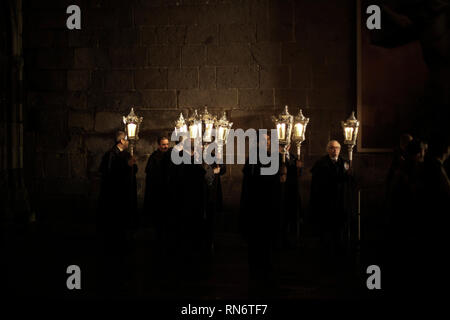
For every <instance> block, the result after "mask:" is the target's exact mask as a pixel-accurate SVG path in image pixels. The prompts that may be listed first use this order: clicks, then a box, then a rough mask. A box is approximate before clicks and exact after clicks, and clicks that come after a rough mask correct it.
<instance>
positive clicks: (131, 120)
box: [123, 108, 144, 140]
mask: <svg viewBox="0 0 450 320" xmlns="http://www.w3.org/2000/svg"><path fill="white" fill-rule="evenodd" d="M142 120H144V118H143V117H138V116H137V115H136V114H135V113H134V108H131V111H130V113H129V114H128V115H127V116H126V117H125V116H124V117H123V123H124V125H125V130H126V132H127V136H128V139H130V140H138V139H139V126H140V124H141V123H142Z"/></svg>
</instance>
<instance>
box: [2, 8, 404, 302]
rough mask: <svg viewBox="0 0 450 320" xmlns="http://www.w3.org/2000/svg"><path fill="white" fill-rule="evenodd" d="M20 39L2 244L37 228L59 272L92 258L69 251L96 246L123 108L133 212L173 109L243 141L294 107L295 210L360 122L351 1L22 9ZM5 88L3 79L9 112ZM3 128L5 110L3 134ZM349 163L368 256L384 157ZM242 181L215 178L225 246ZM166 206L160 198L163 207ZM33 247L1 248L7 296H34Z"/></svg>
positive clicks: (5, 28) (233, 169) (236, 172)
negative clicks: (77, 19)
mask: <svg viewBox="0 0 450 320" xmlns="http://www.w3.org/2000/svg"><path fill="white" fill-rule="evenodd" d="M11 2H14V1H11ZM8 3H9V2H8V1H6V2H3V4H2V13H1V14H2V16H1V19H0V21H1V26H2V33H1V36H2V41H1V44H2V47H1V58H2V72H3V70H7V69H8V68H9V66H10V65H11V60H9V59H10V58H9V49H10V46H9V45H10V42H9V40H8V39H9V38H10V36H9V32H10V25H9V21H10V16H11V15H10V12H9V9H8ZM71 4H77V5H78V6H80V8H81V30H68V29H67V28H66V19H67V17H68V16H69V15H68V14H66V8H67V6H68V5H71ZM22 41H23V42H22V43H23V62H24V65H23V93H22V94H21V97H23V99H22V102H23V167H20V168H18V170H15V169H14V168H11V166H10V164H11V163H12V162H11V161H10V160H8V159H9V158H10V156H11V154H13V153H15V152H17V151H14V150H12V149H11V148H12V147H11V146H12V144H11V143H10V142H9V141H10V139H11V134H9V133H8V134H5V135H2V146H3V148H2V192H1V194H2V202H3V204H4V207H5V210H4V211H3V214H2V219H3V221H4V222H3V225H4V227H3V230H4V233H3V234H4V235H6V236H5V238H8V235H10V236H11V234H14V236H12V237H13V239H16V238H15V237H16V235H17V234H19V235H22V234H28V228H29V227H24V226H26V225H28V224H27V221H30V220H31V221H36V223H34V224H32V225H34V227H31V228H32V230H33V232H36V233H39V232H42V233H43V234H45V235H48V236H45V237H44V240H41V241H42V243H35V245H36V247H38V248H47V247H48V246H50V248H51V249H49V251H48V252H47V253H48V254H49V255H50V256H52V257H54V258H55V257H59V258H60V260H58V263H60V265H61V266H63V265H66V266H67V265H69V264H71V262H70V263H69V260H70V257H71V254H72V256H74V257H77V258H75V259H73V260H75V262H77V261H79V262H80V261H84V260H83V259H84V257H86V256H89V255H93V254H92V253H89V252H87V251H83V250H84V248H85V247H80V246H77V241H78V240H77V239H79V238H83V239H89V237H91V236H93V235H94V234H95V214H96V211H95V210H96V206H97V197H98V193H99V182H100V181H99V175H98V167H99V164H100V159H101V157H102V155H103V153H104V152H105V151H106V150H108V149H109V148H110V147H111V146H112V142H113V136H114V132H115V131H116V130H117V129H121V128H122V122H121V121H122V116H124V115H127V114H128V112H129V111H130V108H131V107H134V108H135V111H136V113H137V114H138V115H139V116H143V117H144V121H143V123H142V127H141V131H140V138H141V139H140V140H139V142H138V145H137V151H136V155H137V157H138V166H139V172H138V196H139V200H140V201H141V200H142V196H143V190H144V178H145V174H144V168H145V164H146V161H147V159H148V156H149V155H150V154H151V153H152V152H153V151H154V150H155V148H156V137H157V136H158V135H160V134H161V133H163V134H169V133H170V132H171V130H172V127H173V123H174V121H175V120H176V118H177V117H178V115H179V113H180V111H183V112H184V114H185V115H186V111H187V110H188V109H191V108H199V109H201V110H202V109H203V106H204V105H205V104H206V105H208V108H209V110H210V111H213V112H216V113H219V112H221V111H227V114H228V118H229V119H230V120H231V121H232V122H233V123H234V125H233V128H242V129H244V130H245V129H247V128H255V129H258V128H270V127H271V126H272V123H271V120H270V116H271V115H275V114H278V113H279V112H281V110H282V108H283V106H284V105H286V104H287V105H289V107H290V111H291V113H292V114H296V113H297V111H298V107H301V108H302V109H303V113H304V114H305V116H307V117H309V118H310V123H309V125H308V130H307V138H306V141H305V142H304V144H303V147H302V152H303V156H304V162H305V166H306V168H307V170H305V174H304V176H303V177H302V178H301V194H302V198H303V199H304V201H303V205H304V207H305V210H306V208H307V204H308V196H309V186H310V178H311V177H310V173H309V170H308V169H309V168H310V167H311V166H312V164H313V163H314V161H315V160H316V159H318V158H319V157H320V156H322V155H323V154H324V153H325V146H326V144H327V142H328V141H329V140H330V139H333V138H334V139H337V140H339V141H341V142H342V141H343V139H342V137H343V135H342V129H341V126H340V122H341V121H342V120H345V119H347V118H348V116H349V115H350V113H351V111H353V110H356V2H355V1H344V0H326V1H325V0H316V1H287V0H286V1H281V0H280V1H275V0H248V1H244V0H242V1H238V0H222V1H219V0H209V1H206V0H203V1H200V0H178V1H174V0H148V1H144V0H140V1H139V0H130V1H122V0H109V1H101V0H92V1H80V0H73V1H72V0H70V1H65V0H54V1H51V0H23V34H22ZM8 70H9V69H8ZM5 74H7V73H5ZM9 79H10V78H9V77H8V76H6V77H5V76H4V77H3V78H2V94H3V97H4V98H3V99H2V104H5V105H7V104H8V103H9V101H10V100H9V99H10V97H9V96H8V92H9V90H10V89H11V87H10V81H9ZM5 110H6V109H5ZM10 117H11V113H9V112H6V111H5V112H2V130H3V132H7V131H8V130H9V128H10V126H9V125H8V123H9V122H8V121H10V120H9V119H10ZM8 132H11V131H8ZM389 143H390V145H391V146H392V147H394V146H395V145H396V143H397V141H396V140H393V141H390V142H389ZM355 151H356V153H355V154H354V165H355V172H356V173H357V175H358V188H359V189H360V190H361V212H362V218H361V224H362V232H361V233H362V237H363V239H364V241H366V243H367V244H368V247H370V244H371V243H377V242H378V241H380V239H382V237H383V233H382V229H381V226H382V223H383V219H384V216H383V212H384V192H385V189H384V181H385V177H386V173H387V170H388V167H389V164H390V161H391V155H390V154H388V153H358V150H355ZM342 152H343V153H344V154H345V153H346V152H345V149H343V150H342ZM241 170H242V166H240V165H229V166H228V169H227V173H226V175H225V176H224V177H223V180H222V181H223V192H224V205H225V207H224V212H223V213H222V214H221V216H220V217H219V219H218V221H217V226H216V227H217V228H216V230H217V232H218V233H220V234H223V235H225V236H224V237H225V238H226V237H227V236H226V235H231V236H230V237H233V236H232V235H233V234H235V233H236V232H237V217H238V211H239V197H240V189H241V181H242V173H241ZM13 171H14V172H19V173H20V174H18V175H17V176H19V178H17V179H18V180H17V181H23V182H24V184H20V183H19V188H18V189H14V188H15V187H13V188H11V183H12V182H11V181H12V180H14V179H16V178H13V177H16V175H14V174H11V172H13ZM13 185H14V184H13ZM14 190H21V191H20V192H19V191H17V192H16V191H14ZM173 199H174V195H173V194H167V198H166V199H165V200H164V201H167V202H168V203H170V202H171V201H173ZM20 204H27V205H26V206H24V207H23V206H22V207H21V206H20ZM17 207H19V208H21V209H20V210H19V209H17ZM36 224H37V225H38V226H39V228H37V229H33V228H35V227H36V226H35V225H36ZM11 230H15V231H14V232H12V231H11ZM42 230H44V231H42ZM50 235H51V236H50ZM32 239H34V238H31V239H29V238H23V237H20V236H17V239H16V240H10V241H12V242H14V241H17V242H16V244H17V246H18V248H20V249H18V250H15V249H14V250H13V249H11V251H10V252H9V253H8V254H9V257H11V259H13V260H14V259H16V260H14V261H16V265H17V266H19V267H17V268H15V270H14V272H15V277H16V278H14V277H13V278H14V279H16V280H15V281H16V282H15V283H16V285H15V286H14V289H12V290H13V291H14V292H15V293H16V294H19V295H20V294H21V293H23V291H22V290H24V291H26V292H31V293H29V294H37V293H38V292H39V289H38V288H39V286H38V287H33V288H32V289H30V288H29V286H28V284H27V283H28V282H27V281H28V280H27V278H23V277H22V276H20V275H23V274H25V273H26V270H27V268H29V267H30V266H32V265H38V266H39V264H42V263H43V262H39V261H40V258H39V257H36V256H33V255H30V254H31V253H30V252H31V251H34V249H32V247H30V242H32V241H33V240H32ZM233 239H234V238H233ZM224 241H225V242H226V241H230V243H232V242H233V241H235V240H224ZM55 242H59V246H56V244H55ZM64 244H66V246H65V245H64ZM33 248H35V247H33ZM20 250H22V251H20ZM17 252H20V254H18V253H17ZM58 263H56V264H54V265H52V266H50V267H47V265H46V266H45V267H42V266H41V268H42V269H45V270H46V271H44V272H48V275H52V274H54V273H52V272H56V273H58V272H59V273H60V274H61V275H60V277H61V279H62V280H61V281H62V282H61V284H58V285H56V284H55V287H52V289H55V288H60V287H61V286H62V287H65V277H66V275H65V273H64V271H65V269H63V271H62V272H61V270H60V269H58V268H59V266H60V265H59V264H58ZM13 265H14V264H13ZM55 265H57V266H58V267H56V266H55ZM31 268H33V267H31ZM37 268H39V267H37ZM39 270H41V269H39ZM36 277H37V276H36ZM91 277H92V276H91ZM37 281H38V282H39V281H43V282H42V283H41V282H39V283H41V285H42V286H45V285H43V283H44V282H45V281H44V280H37ZM42 286H41V288H42ZM33 290H34V291H33ZM55 290H56V289H55ZM305 294H306V295H307V293H305Z"/></svg>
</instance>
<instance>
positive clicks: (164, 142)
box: [159, 139, 169, 152]
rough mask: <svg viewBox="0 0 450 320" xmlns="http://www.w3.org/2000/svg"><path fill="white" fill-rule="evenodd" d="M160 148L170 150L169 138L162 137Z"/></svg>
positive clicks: (164, 150) (163, 150)
mask: <svg viewBox="0 0 450 320" xmlns="http://www.w3.org/2000/svg"><path fill="white" fill-rule="evenodd" d="M159 150H160V151H162V152H166V151H167V150H169V140H167V139H162V140H161V142H160V143H159Z"/></svg>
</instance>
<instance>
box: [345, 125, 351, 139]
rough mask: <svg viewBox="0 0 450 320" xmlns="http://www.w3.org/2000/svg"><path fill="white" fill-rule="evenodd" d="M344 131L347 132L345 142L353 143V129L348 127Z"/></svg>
mask: <svg viewBox="0 0 450 320" xmlns="http://www.w3.org/2000/svg"><path fill="white" fill-rule="evenodd" d="M344 130H345V140H347V141H352V140H353V128H352V127H346V128H345V129H344Z"/></svg>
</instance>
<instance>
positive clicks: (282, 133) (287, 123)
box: [272, 106, 294, 146]
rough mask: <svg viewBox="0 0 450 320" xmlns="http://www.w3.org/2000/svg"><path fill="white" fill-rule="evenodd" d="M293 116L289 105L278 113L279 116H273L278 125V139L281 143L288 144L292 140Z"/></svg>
mask: <svg viewBox="0 0 450 320" xmlns="http://www.w3.org/2000/svg"><path fill="white" fill-rule="evenodd" d="M293 118H294V117H293V116H292V115H291V114H289V111H288V106H285V108H284V111H283V112H282V113H280V114H279V115H278V118H276V117H274V116H272V120H273V122H274V123H275V125H276V127H277V134H278V141H279V143H280V145H284V146H286V145H288V144H289V143H290V142H291V133H292V122H293Z"/></svg>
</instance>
